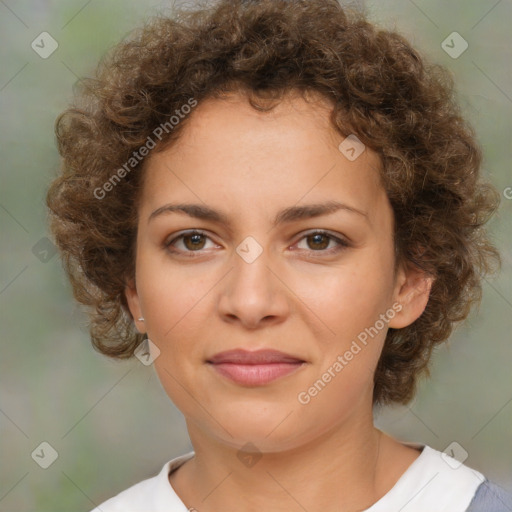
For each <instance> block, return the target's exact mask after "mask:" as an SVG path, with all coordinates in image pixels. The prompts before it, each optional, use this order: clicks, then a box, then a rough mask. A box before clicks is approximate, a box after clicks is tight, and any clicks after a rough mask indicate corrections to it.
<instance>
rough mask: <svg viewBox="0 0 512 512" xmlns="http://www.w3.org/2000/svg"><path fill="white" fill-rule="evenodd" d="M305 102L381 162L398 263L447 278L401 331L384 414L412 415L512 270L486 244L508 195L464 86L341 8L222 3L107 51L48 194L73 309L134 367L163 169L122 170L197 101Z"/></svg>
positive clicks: (390, 358)
mask: <svg viewBox="0 0 512 512" xmlns="http://www.w3.org/2000/svg"><path fill="white" fill-rule="evenodd" d="M290 91H299V92H302V93H304V92H306V91H313V92H316V93H320V94H321V95H322V97H324V98H326V99H328V100H330V102H331V104H332V113H331V116H330V120H331V122H332V124H333V126H334V127H335V128H336V129H337V130H338V131H339V133H340V134H343V135H345V136H346V135H347V134H356V135H357V137H358V138H359V139H360V140H361V141H362V142H363V143H364V144H365V145H366V146H367V147H369V148H371V149H373V150H374V151H375V152H377V154H378V155H379V156H380V159H381V162H382V166H381V171H380V172H381V178H382V183H383V184H384V187H385V189H386V191H387V194H388V197H389V200H390V203H391V205H392V208H393V212H394V219H395V223H394V224H395V228H394V240H395V251H396V262H397V264H398V263H399V262H407V264H409V265H415V266H417V267H419V268H420V269H422V270H423V271H425V272H426V273H427V274H428V275H430V276H433V278H434V283H433V286H432V288H431V291H430V297H429V301H428V304H427V306H426V308H425V310H424V312H423V314H422V315H421V316H420V317H419V318H418V319H417V320H416V321H415V322H413V323H412V324H411V325H409V326H407V327H405V328H402V329H392V328H390V329H389V330H388V333H387V337H386V340H385V344H384V348H383V352H382V355H381V358H380V361H379V363H378V367H377V370H376V373H375V385H374V396H373V400H374V404H385V403H391V402H397V403H403V404H405V403H407V402H408V401H410V400H411V398H412V397H413V396H414V393H415V390H416V383H417V378H418V376H419V375H420V374H422V373H426V374H428V373H429V372H428V362H429V359H430V355H431V353H432V349H433V347H434V346H436V345H437V344H439V343H441V342H442V341H444V340H446V339H447V338H448V337H449V335H450V334H451V332H452V330H453V328H454V323H455V322H458V321H461V320H463V319H465V318H466V317H467V316H468V314H469V312H470V309H471V306H472V304H473V303H475V302H480V299H481V280H482V279H483V278H484V276H485V275H486V274H489V273H491V272H492V271H493V269H494V265H493V263H496V264H497V267H498V268H499V267H500V265H501V259H500V255H499V252H498V251H497V249H496V248H495V247H494V246H493V244H492V243H491V241H490V240H489V237H488V235H487V233H486V231H485V230H484V229H483V225H484V224H485V223H486V222H487V221H488V219H489V218H490V217H491V216H492V214H493V213H494V212H495V210H496V209H497V207H498V205H499V194H498V193H497V191H496V190H495V189H494V187H493V186H492V185H490V184H489V183H485V182H483V181H482V179H481V177H480V167H481V162H482V152H481V149H480V147H479V145H478V143H477V142H476V137H475V134H474V131H473V129H472V128H471V126H470V125H469V124H468V123H467V121H466V120H465V119H464V118H463V116H462V114H461V111H460V107H459V106H458V104H457V101H456V99H455V92H454V85H453V80H452V78H451V76H450V74H449V72H448V71H447V70H446V69H444V68H443V67H441V66H439V65H436V64H430V63H428V62H427V61H426V60H425V59H424V58H423V57H421V56H420V54H419V53H418V51H416V50H415V49H413V48H412V47H411V46H410V44H409V43H408V42H407V41H406V39H404V37H402V36H401V35H399V34H398V33H396V32H391V31H387V30H382V29H379V28H378V27H376V26H375V25H374V24H373V23H370V22H369V21H368V20H367V19H366V17H365V15H364V13H362V12H360V11H355V10H348V9H346V8H345V9H344V8H342V6H341V5H340V4H339V3H338V1H337V0H293V1H289V0H253V1H247V0H245V1H244V0H220V1H215V2H214V3H211V2H210V5H209V6H204V5H201V6H196V8H195V9H192V10H187V9H186V8H180V9H176V11H175V14H174V15H173V16H172V17H167V16H163V15H157V16H153V17H152V18H150V19H148V20H146V21H145V22H144V24H143V26H142V27H139V28H138V29H136V30H135V31H134V32H132V35H131V37H129V38H127V39H125V40H123V41H121V42H120V43H118V44H117V45H116V46H115V47H113V48H112V49H111V50H110V51H109V52H107V54H106V55H105V57H104V58H103V59H102V60H101V61H100V63H99V64H98V66H97V69H96V75H95V78H85V79H83V80H82V81H81V83H80V84H79V94H77V95H76V100H75V102H74V104H73V105H71V106H69V107H68V108H67V109H66V110H65V111H64V112H63V113H61V114H60V115H59V117H58V118H57V120H56V123H55V131H56V135H57V143H58V149H59V152H60V154H61V156H62V167H61V173H60V175H59V176H57V177H56V178H55V179H54V180H53V182H52V183H51V184H50V187H49V190H48V193H47V205H48V207H49V209H50V212H51V213H50V216H51V228H50V229H51V231H52V233H53V235H54V239H55V243H56V245H57V246H58V248H59V250H60V252H61V256H62V259H63V265H64V268H65V271H66V273H67V275H68V277H69V279H70V282H71V284H72V289H73V295H74V297H75V298H76V299H77V300H78V301H79V302H80V303H82V304H84V305H87V306H92V307H93V308H91V309H90V312H89V314H90V317H91V324H90V335H91V339H92V342H93V345H94V347H95V348H96V350H98V351H100V352H102V353H103V354H106V355H107V356H110V357H114V358H129V357H131V356H133V354H134V350H135V349H136V348H137V346H138V345H139V343H140V342H141V341H142V340H143V339H144V335H142V334H140V333H138V332H137V331H136V329H135V326H134V324H133V319H132V318H131V313H130V311H129V308H128V305H127V302H126V297H125V294H124V289H125V285H126V282H127V279H131V278H133V277H134V275H135V247H136V245H135V242H136V237H137V211H138V205H139V200H140V192H141V189H142V181H141V180H142V177H143V175H144V173H143V170H144V163H145V162H146V161H147V159H144V158H141V159H140V161H137V163H136V165H134V166H133V167H134V169H133V172H124V173H122V174H121V173H119V170H120V167H121V166H122V165H123V164H125V163H126V162H127V161H128V160H129V159H130V158H132V157H133V155H134V154H135V153H134V152H136V151H137V150H138V149H139V148H141V146H143V145H144V144H147V143H148V141H149V139H150V138H151V139H152V137H151V135H152V134H154V133H155V127H158V126H161V125H162V124H163V123H166V122H167V123H168V119H169V116H172V115H174V114H175V113H178V112H177V111H179V109H180V108H181V107H182V106H183V105H185V104H187V103H190V99H191V98H194V99H195V101H197V102H198V103H199V102H201V101H202V100H204V99H206V98H212V97H219V96H220V95H221V94H223V93H226V92H238V93H240V94H245V95H246V96H247V98H248V99H249V101H250V103H251V105H252V106H253V107H254V108H258V109H259V110H262V111H267V110H271V109H272V108H273V106H272V105H271V106H268V105H267V106H262V105H260V104H258V103H257V101H256V99H257V98H259V99H261V100H265V103H266V102H268V101H276V102H278V101H279V100H281V99H282V98H283V95H284V94H285V93H287V92H290ZM180 117H183V116H180ZM188 118H190V117H188ZM188 118H187V117H186V116H185V118H184V119H182V120H181V122H179V124H177V125H176V126H174V128H173V129H172V130H171V129H166V130H165V133H164V134H163V136H162V137H159V140H158V142H157V144H156V147H155V149H154V150H153V151H155V152H156V151H162V150H164V149H165V148H166V147H168V146H169V145H170V144H171V143H172V141H174V140H176V139H177V137H178V135H179V133H180V132H181V131H182V130H183V129H184V128H185V127H186V126H187V119H188ZM160 131H161V130H160ZM116 169H117V170H118V176H122V179H119V180H118V183H117V184H116V186H109V187H108V199H107V200H101V198H98V192H97V191H98V190H100V189H101V190H103V191H104V190H107V188H106V187H105V184H106V183H107V182H109V180H111V179H112V176H113V175H114V174H115V171H116ZM124 169H125V170H126V166H125V167H124ZM110 183H112V181H110ZM102 194H103V195H104V193H103V192H102Z"/></svg>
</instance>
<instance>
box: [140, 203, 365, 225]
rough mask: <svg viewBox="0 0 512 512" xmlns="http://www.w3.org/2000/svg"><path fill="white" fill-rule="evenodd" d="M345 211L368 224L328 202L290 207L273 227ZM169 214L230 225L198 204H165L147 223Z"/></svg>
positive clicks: (350, 209) (348, 209)
mask: <svg viewBox="0 0 512 512" xmlns="http://www.w3.org/2000/svg"><path fill="white" fill-rule="evenodd" d="M340 210H342V211H346V212H350V213H354V214H357V215H360V216H362V217H363V218H364V219H366V221H367V222H369V219H368V214H367V213H365V212H363V211H362V210H358V209H357V208H354V207H353V206H349V205H346V204H343V203H340V202H338V201H328V202H326V203H318V204H309V205H305V206H290V207H289V208H285V209H284V210H281V211H280V212H278V214H277V215H276V216H275V218H274V221H273V226H274V227H275V226H278V225H279V224H284V223H289V222H294V221H297V220H302V219H310V218H314V217H320V216H322V215H328V214H331V213H334V212H337V211H340ZM169 213H182V214H185V215H188V216H189V217H194V218H196V219H201V220H209V221H212V222H216V223H219V224H225V225H227V226H229V225H230V222H229V218H228V216H227V215H226V214H224V213H222V212H220V211H217V210H214V209H213V208H210V207H208V206H204V205H200V204H166V205H164V206H161V207H160V208H157V209H156V210H155V211H154V212H153V213H152V214H151V215H150V216H149V218H148V223H149V222H150V221H151V220H153V219H155V218H156V217H158V216H160V215H163V214H169Z"/></svg>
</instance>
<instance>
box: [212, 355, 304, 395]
mask: <svg viewBox="0 0 512 512" xmlns="http://www.w3.org/2000/svg"><path fill="white" fill-rule="evenodd" d="M207 363H209V364H210V365H211V366H212V367H213V368H214V369H215V370H216V371H218V372H219V373H220V374H221V375H223V376H224V377H227V378H228V379H231V380H232V381H234V382H236V383H238V384H241V385H245V386H263V385H265V384H268V383H269V382H272V381H274V380H276V379H279V378H281V377H284V376H285V375H289V374H290V373H292V372H294V371H296V370H297V369H299V368H301V367H302V366H303V364H304V363H305V361H304V360H302V359H299V358H297V357H294V356H291V355H288V354H284V353H283V352H278V351H277V350H257V351H253V352H248V351H246V350H229V351H227V352H221V353H219V354H216V355H215V356H213V357H212V358H210V359H209V360H208V361H207Z"/></svg>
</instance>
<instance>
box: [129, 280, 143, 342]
mask: <svg viewBox="0 0 512 512" xmlns="http://www.w3.org/2000/svg"><path fill="white" fill-rule="evenodd" d="M124 294H125V296H126V302H127V303H128V308H129V309H130V313H131V314H132V317H133V321H134V322H135V327H136V328H137V330H138V331H139V332H140V333H141V334H144V333H145V332H146V327H145V324H144V320H139V318H141V317H143V316H144V315H143V314H142V310H141V307H140V301H139V294H138V293H137V287H136V285H135V281H134V280H133V279H130V280H128V281H127V282H126V286H125V288H124Z"/></svg>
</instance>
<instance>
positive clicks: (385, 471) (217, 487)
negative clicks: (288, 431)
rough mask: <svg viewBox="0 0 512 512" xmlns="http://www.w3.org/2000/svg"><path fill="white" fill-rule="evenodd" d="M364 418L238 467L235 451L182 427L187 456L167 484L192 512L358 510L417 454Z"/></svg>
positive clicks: (375, 498)
mask: <svg viewBox="0 0 512 512" xmlns="http://www.w3.org/2000/svg"><path fill="white" fill-rule="evenodd" d="M369 419H370V421H369V422H368V418H367V421H358V422H355V423H354V424H353V425H351V426H350V428H349V427H348V426H347V425H346V424H345V425H344V426H343V428H336V429H333V430H332V431H329V432H326V433H324V434H323V435H321V436H319V437H317V438H315V440H314V441H313V442H310V443H307V444H301V445H300V446H297V447H296V448H293V449H289V450H287V451H280V452H264V453H261V454H257V455H256V459H253V460H252V461H251V460H250V459H247V460H245V459H244V460H245V463H244V462H242V461H241V460H240V458H239V457H240V450H239V449H237V448H235V447H232V446H229V445H227V444H225V443H221V442H219V441H218V440H217V439H213V438H211V437H209V436H207V435H206V434H205V433H204V432H203V431H201V430H200V429H199V428H198V427H197V426H195V425H192V424H189V425H188V428H189V434H190V438H191V440H192V444H193V446H194V451H195V457H194V458H192V459H191V460H189V461H187V462H186V463H185V464H184V465H183V466H182V467H181V468H180V469H179V471H176V472H175V473H172V474H171V477H170V478H169V480H170V482H171V485H172V486H173V488H174V489H175V491H176V492H177V493H178V495H179V496H180V497H181V499H182V501H184V503H185V504H186V505H187V507H194V508H195V509H197V510H198V511H200V512H210V511H218V510H228V509H231V508H234V504H235V505H236V509H237V510H239V511H241V512H244V511H247V512H250V511H251V512H252V511H257V510H258V511H259V510H268V511H270V510H271V511H272V512H280V511H290V510H293V509H297V510H300V509H301V508H302V509H303V510H304V509H305V510H322V511H324V512H330V511H333V512H334V511H335V510H336V511H338V512H339V511H340V510H342V511H347V512H348V511H356V510H364V509H366V508H368V507H370V506H371V505H372V504H373V503H375V502H376V501H378V500H379V499H380V498H381V497H382V496H383V495H384V494H386V492H388V491H389V489H390V488H391V487H392V486H393V485H394V483H395V482H396V480H397V479H398V478H399V477H400V475H401V474H402V473H403V472H404V471H405V470H406V469H407V467H408V466H409V465H410V464H411V463H412V461H413V460H414V459H415V458H416V457H417V456H418V455H419V453H418V452H416V451H415V450H413V449H411V448H408V447H405V446H404V445H401V444H400V443H398V442H396V441H395V440H393V439H392V438H390V437H389V436H386V435H385V434H383V433H382V432H381V431H379V430H378V429H376V428H375V427H374V426H373V418H369ZM411 452H415V453H414V455H413V453H411ZM258 457H259V458H258ZM390 460H391V461H394V462H391V463H390Z"/></svg>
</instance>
